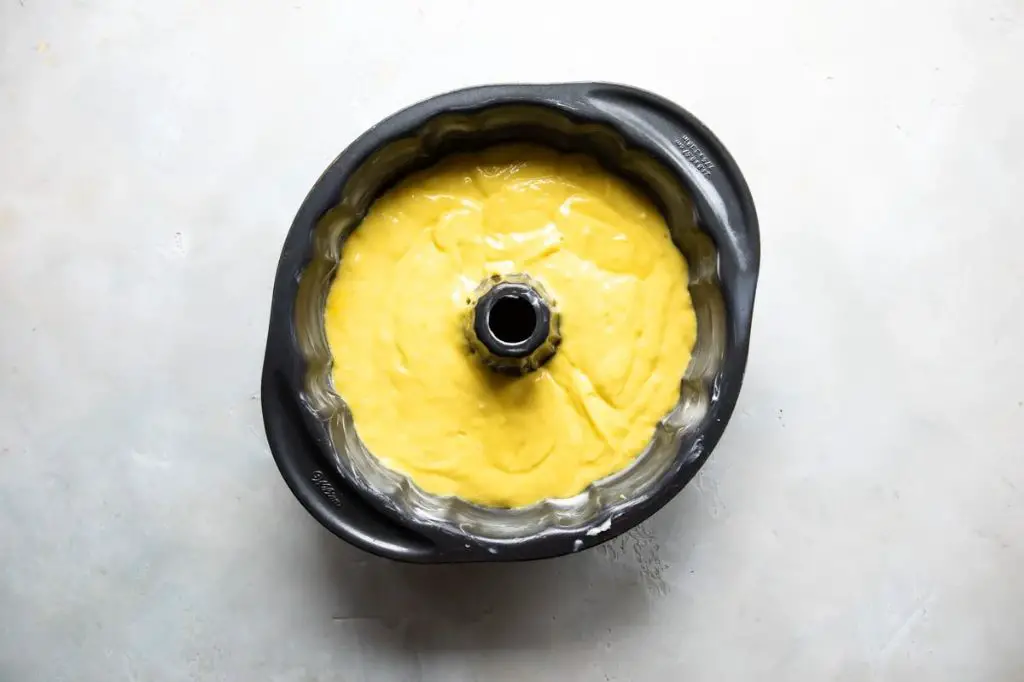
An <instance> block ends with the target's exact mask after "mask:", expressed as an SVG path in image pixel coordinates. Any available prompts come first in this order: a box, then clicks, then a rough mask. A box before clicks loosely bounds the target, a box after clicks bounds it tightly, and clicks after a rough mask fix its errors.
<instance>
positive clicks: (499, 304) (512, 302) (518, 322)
mask: <svg viewBox="0 0 1024 682" xmlns="http://www.w3.org/2000/svg"><path fill="white" fill-rule="evenodd" d="M487 327H488V329H490V330H491V334H493V335H494V338H496V339H498V340H499V341H501V342H502V343H507V344H510V345H516V344H520V343H524V342H525V341H527V340H528V339H529V338H530V337H531V336H533V330H534V329H536V328H537V311H536V309H535V308H534V307H533V304H532V303H531V302H530V301H529V300H528V299H526V298H525V297H523V296H515V295H512V296H503V297H501V298H499V299H498V300H497V301H495V302H494V305H493V306H492V307H491V311H490V313H488V315H487Z"/></svg>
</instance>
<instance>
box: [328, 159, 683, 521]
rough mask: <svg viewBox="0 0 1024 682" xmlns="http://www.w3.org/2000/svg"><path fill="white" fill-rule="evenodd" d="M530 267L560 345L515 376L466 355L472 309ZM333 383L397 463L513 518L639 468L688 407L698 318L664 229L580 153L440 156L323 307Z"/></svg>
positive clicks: (381, 204)
mask: <svg viewBox="0 0 1024 682" xmlns="http://www.w3.org/2000/svg"><path fill="white" fill-rule="evenodd" d="M510 273H526V274H528V275H530V276H531V277H533V278H534V279H535V280H538V281H540V282H541V283H542V284H543V285H544V287H545V288H546V289H547V291H548V293H549V294H550V295H551V298H552V299H553V301H554V304H555V306H556V307H557V310H558V312H559V314H560V316H561V336H562V340H561V345H560V346H559V347H558V350H557V352H556V353H555V354H554V357H553V358H552V359H551V360H550V361H549V362H548V363H547V364H545V365H543V366H542V367H540V368H539V369H538V370H536V371H534V372H531V373H529V374H526V375H525V376H522V377H509V376H504V375H501V374H498V373H496V372H494V371H493V370H491V369H489V368H487V367H486V366H485V365H484V364H483V363H482V362H481V360H480V358H479V357H478V356H476V355H473V354H472V353H471V352H470V350H469V344H468V343H467V340H466V337H465V334H464V331H463V321H464V319H465V316H466V315H467V313H468V304H467V301H468V300H469V299H470V296H471V295H472V293H473V292H474V290H476V288H477V287H478V286H479V285H480V283H481V281H482V280H484V279H485V278H487V277H489V276H490V275H493V274H502V275H504V274H510ZM325 324H326V329H327V340H328V343H329V344H330V348H331V354H332V356H333V359H334V366H333V380H334V386H335V389H336V390H337V391H338V392H339V393H340V395H341V396H342V397H343V398H344V399H345V401H346V402H347V403H348V405H349V406H350V407H351V409H352V413H353V417H354V419H355V425H356V431H357V432H358V434H359V436H360V437H361V438H362V440H363V442H364V443H365V444H366V446H367V447H368V448H369V450H370V452H372V453H373V454H374V455H375V456H376V457H378V458H379V459H380V460H381V461H382V462H383V463H384V464H385V465H386V466H388V467H390V468H392V469H394V470H397V471H400V472H403V473H405V474H407V475H408V476H410V477H411V478H412V480H413V481H415V482H416V483H417V484H418V485H419V486H420V487H421V488H422V489H424V490H426V491H427V492H430V493H435V494H438V495H455V496H458V497H461V498H463V499H466V500H469V501H472V502H476V503H479V504H483V505H490V506H499V507H515V506H521V505H528V504H531V503H533V502H536V501H538V500H541V499H543V498H547V497H568V496H572V495H575V494H577V493H579V492H581V491H582V490H583V489H584V488H585V487H586V486H587V485H589V484H590V483H592V482H593V481H595V480H597V479H599V478H602V477H604V476H607V475H608V474H611V473H613V472H615V471H618V470H620V469H622V468H624V467H625V466H627V465H628V464H629V463H630V462H631V461H632V460H633V459H634V458H635V457H636V456H637V455H638V454H639V453H640V452H641V451H642V450H643V449H644V447H645V446H646V444H647V442H648V441H649V440H650V438H651V436H652V434H653V432H654V427H655V425H656V423H657V422H658V421H659V420H660V419H661V418H662V417H664V416H665V414H667V413H668V412H669V411H670V410H671V409H672V407H673V406H674V405H675V403H676V402H677V401H678V400H679V387H680V381H681V379H682V376H683V372H684V371H685V370H686V366H687V363H688V362H689V360H690V352H691V351H692V350H693V344H694V341H695V339H696V333H697V321H696V317H695V316H694V312H693V306H692V303H691V301H690V295H689V292H688V290H687V266H686V262H685V260H684V259H683V257H682V256H681V255H680V253H679V251H678V250H677V249H676V247H675V246H674V245H673V243H672V241H671V239H670V237H669V233H668V228H667V227H666V225H665V222H664V219H663V218H662V217H661V215H660V214H659V213H658V211H657V210H656V209H655V208H654V206H653V205H652V204H651V203H649V202H648V201H647V199H646V198H644V197H643V196H642V195H640V194H639V193H638V192H636V191H635V190H634V189H632V188H631V187H630V186H629V185H628V184H627V183H625V182H624V181H622V180H620V179H618V178H617V177H615V176H614V175H611V174H610V173H608V172H607V171H605V170H604V169H603V168H602V167H601V166H599V165H598V164H597V163H596V162H594V161H592V160H591V159H589V158H588V157H584V156H580V155H561V154H558V153H556V152H554V151H551V150H548V149H544V148H539V147H532V146H504V147H496V148H492V149H488V150H485V151H484V152H482V153H479V154H474V155H458V156H453V157H450V158H448V159H445V160H444V161H442V162H441V163H440V164H438V165H436V166H434V167H433V168H430V169H428V170H426V171H422V172H420V173H417V174H415V175H413V176H411V177H409V178H408V179H406V180H405V181H403V182H402V183H400V184H399V185H398V186H396V187H395V188H394V189H392V190H391V191H389V192H387V193H386V194H384V195H383V196H382V197H381V198H380V199H379V200H377V201H376V202H375V203H374V205H373V206H372V208H371V209H370V211H369V213H368V215H367V216H366V218H365V219H364V220H363V222H362V224H361V225H360V226H359V227H358V228H357V229H356V230H355V231H354V232H353V233H352V235H351V236H350V237H349V238H348V240H347V242H346V243H345V245H344V248H343V251H342V259H341V263H340V265H339V268H338V272H337V275H336V277H335V280H334V283H333V284H332V286H331V290H330V293H329V295H328V298H327V306H326V311H325Z"/></svg>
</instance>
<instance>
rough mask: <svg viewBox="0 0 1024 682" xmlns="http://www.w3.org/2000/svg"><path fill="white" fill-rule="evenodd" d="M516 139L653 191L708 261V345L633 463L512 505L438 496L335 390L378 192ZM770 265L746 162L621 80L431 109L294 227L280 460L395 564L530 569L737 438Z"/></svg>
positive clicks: (312, 498) (346, 528)
mask: <svg viewBox="0 0 1024 682" xmlns="http://www.w3.org/2000/svg"><path fill="white" fill-rule="evenodd" d="M512 141H522V142H533V143H539V144H543V145H547V146H550V147H554V148H556V149H559V150H562V151H573V152H583V153H586V154H590V155H591V156H593V157H595V158H596V159H597V160H598V161H599V162H600V163H601V164H603V165H604V166H605V167H606V168H608V169H609V170H611V171H612V172H615V173H617V174H619V175H621V176H623V177H624V178H626V179H628V180H630V181H632V182H633V183H634V184H635V185H636V186H637V187H639V188H640V189H641V190H643V191H644V192H646V193H647V194H648V195H649V196H650V197H651V198H652V200H653V201H654V202H655V203H656V204H657V206H658V207H659V209H660V210H661V211H662V213H663V214H664V216H665V219H666V221H667V223H668V225H669V229H670V230H671V232H672V235H673V239H674V241H675V244H676V245H677V246H678V248H679V249H680V250H681V251H682V252H683V254H684V255H685V256H686V258H687V260H688V261H689V264H690V284H689V286H690V293H691V297H692V299H693V305H694V309H695V310H696V313H697V342H696V347H695V348H694V352H693V358H692V360H691V361H690V365H689V367H688V369H687V371H686V376H685V377H684V379H683V382H682V388H681V398H680V401H679V403H678V405H677V406H676V408H675V409H674V410H673V411H672V412H671V413H670V414H669V415H668V416H666V417H665V419H664V420H662V422H661V423H660V424H659V426H658V428H657V430H656V432H655V434H654V436H653V438H652V440H651V443H650V445H649V446H648V447H647V449H646V450H645V451H644V452H643V453H642V454H641V455H640V456H639V457H637V459H636V461H635V462H634V463H633V464H632V465H630V466H629V467H627V468H626V469H625V470H623V471H621V472H618V473H616V474H613V475H611V476H609V477H607V478H604V479H601V480H600V481H597V482H595V483H593V484H592V485H590V486H589V487H588V488H587V489H586V490H584V491H583V492H582V493H580V494H579V495H576V496H574V497H572V498H566V499H548V500H543V501H541V502H538V503H536V504H533V505H531V506H528V507H521V508H515V509H498V508H489V507H482V506H478V505H474V504H471V503H469V502H466V501H464V500H460V499H457V498H450V497H439V496H435V495H431V494H428V493H426V492H424V491H423V490H421V489H420V488H418V487H417V486H416V485H415V484H414V483H413V482H412V481H410V480H409V479H408V478H406V477H405V476H403V475H401V474H398V473H396V472H394V471H391V470H389V469H386V468H385V467H383V466H382V465H381V464H380V463H379V462H378V461H377V460H376V459H375V458H374V457H373V456H372V455H371V454H370V453H368V452H367V450H366V448H365V446H364V445H363V444H362V442H361V441H360V440H359V438H358V436H357V435H356V432H355V429H354V427H353V423H352V416H351V413H350V412H349V410H348V408H347V406H346V405H345V403H344V401H343V400H342V398H341V397H340V396H338V395H337V393H336V392H335V391H334V389H333V387H332V384H331V380H330V367H331V360H330V353H329V350H328V347H327V342H326V337H325V334H324V327H323V310H324V301H325V297H326V293H327V290H328V288H329V286H330V283H331V279H332V277H333V273H334V271H335V268H336V266H337V263H338V261H339V258H340V257H341V252H342V246H343V244H344V240H345V238H346V236H347V235H348V234H349V233H350V232H351V231H352V230H353V229H356V228H357V226H358V224H359V222H360V220H361V218H362V216H363V215H365V213H366V211H367V209H368V208H369V207H370V205H371V203H372V202H373V200H374V199H375V198H376V197H377V196H379V195H380V194H381V193H382V192H383V191H385V190H386V189H388V188H389V187H391V186H392V185H394V183H395V182H396V181H397V180H398V179H400V178H401V177H403V176H405V175H407V174H408V173H410V172H412V171H415V170H419V169H422V168H425V167H427V166H429V165H431V164H433V163H434V162H436V161H438V160H439V159H440V158H441V157H443V156H445V155H447V154H451V153H453V152H459V151H468V150H474V149H480V148H482V147H486V146H489V145H493V144H497V143H502V142H512ZM759 258H760V243H759V235H758V225H757V216H756V215H755V212H754V204H753V201H752V200H751V196H750V191H749V190H748V189H747V184H746V182H745V181H744V179H743V176H742V175H741V174H740V171H739V168H737V167H736V163H735V162H734V161H733V159H732V157H731V156H730V155H729V153H728V152H727V151H726V149H725V147H724V146H722V143H721V142H719V141H718V139H717V138H716V137H715V136H714V135H712V134H711V132H710V131H709V130H708V129H707V128H705V127H704V125H703V124H702V123H700V121H698V120H697V119H696V118H694V117H693V116H692V115H691V114H690V113H688V112H687V111H685V110H684V109H682V108H680V107H679V106H677V105H675V104H673V103H672V102H669V101H667V100H665V99H663V98H661V97H658V96H657V95H653V94H651V93H648V92H644V91H642V90H637V89H635V88H631V87H625V86H621V85H610V84H604V83H570V84H564V85H492V86H485V87H475V88H469V89H466V90H459V91H457V92H452V93H448V94H445V95H440V96H438V97H434V98H432V99H429V100H427V101H425V102H420V103H419V104H415V105H413V106H411V107H409V108H408V109H405V110H403V111H400V112H399V113H397V114H395V115H394V116H391V117H390V118H387V119H385V120H384V121H381V122H380V123H378V124H377V125H375V126H373V127H372V128H370V129H369V130H368V131H367V132H366V133H364V134H363V135H362V136H361V137H359V139H357V140H356V141H355V142H353V143H352V144H351V145H350V146H349V147H348V149H346V150H345V151H344V152H342V153H341V155H340V156H338V158H337V159H335V160H334V162H333V163H332V164H331V165H330V167H329V168H328V169H327V170H326V171H325V172H324V174H323V175H322V176H320V179H319V180H317V182H316V184H314V185H313V189H312V190H310V192H309V195H308V196H307V197H306V199H305V201H304V202H303V203H302V206H301V207H300V208H299V212H298V214H297V215H296V217H295V221H294V222H293V223H292V226H291V229H290V230H289V231H288V236H287V238H286V239H285V243H284V248H283V249H282V251H281V260H280V262H279V264H278V268H277V277H276V280H275V282H274V294H273V301H272V305H271V314H270V331H269V333H268V336H267V351H266V357H265V360H264V365H263V380H262V402H263V419H264V423H265V426H266V431H267V440H268V441H269V442H270V449H271V451H272V452H273V454H274V459H275V460H276V461H277V465H278V467H279V468H280V470H281V475H282V476H283V477H284V479H285V481H286V482H287V483H288V486H289V487H290V488H291V490H292V492H293V493H295V496H296V497H297V498H298V499H299V501H300V502H301V503H302V505H303V506H304V507H305V508H306V509H307V510H308V511H309V513H310V514H312V515H313V517H314V518H316V519H317V520H318V521H319V522H320V523H322V524H323V525H324V526H326V527H327V528H328V529H329V530H330V531H331V532H333V533H334V534H335V535H337V536H339V537H340V538H342V539H344V540H346V541H348V542H350V543H351V544H353V545H355V546H357V547H360V548H362V549H364V550H366V551H369V552H373V553H374V554H378V555H380V556H384V557H390V558H393V559H398V560H402V561H413V562H422V563H442V562H460V561H515V560H524V559H539V558H544V557H553V556H558V555H561V554H567V553H569V552H574V551H579V550H582V549H586V548H588V547H592V546H594V545H598V544H600V543H602V542H604V541H606V540H609V539H611V538H613V537H615V536H616V535H618V534H620V533H623V532H624V531H626V530H628V529H630V528H632V527H633V526H635V525H637V524H638V523H640V522H641V521H643V520H644V519H646V518H647V517H649V516H651V515H652V514H653V513H654V512H656V511H657V510H658V509H660V508H661V507H662V506H664V505H665V503H667V502H668V501H669V500H670V499H672V497H673V496H674V495H676V494H677V493H678V492H679V491H680V490H681V489H682V487H683V486H684V485H686V483H687V482H688V481H689V480H690V479H691V478H693V476H694V474H695V473H697V470H698V469H700V467H701V465H702V464H704V462H705V460H706V459H707V458H708V455H709V454H710V453H711V450H712V449H713V448H714V447H715V444H716V443H717V442H718V439H719V438H720V437H721V435H722V431H723V430H724V429H725V426H726V424H727V423H728V421H729V416H730V415H731V414H732V411H733V408H734V406H735V405H736V399H737V396H738V395H739V391H740V384H741V382H742V380H743V371H744V367H745V365H746V359H747V348H748V345H749V340H750V325H751V316H752V312H753V305H754V291H755V287H756V284H757V273H758V262H759ZM395 428H396V429H400V428H402V425H401V424H400V423H397V424H395Z"/></svg>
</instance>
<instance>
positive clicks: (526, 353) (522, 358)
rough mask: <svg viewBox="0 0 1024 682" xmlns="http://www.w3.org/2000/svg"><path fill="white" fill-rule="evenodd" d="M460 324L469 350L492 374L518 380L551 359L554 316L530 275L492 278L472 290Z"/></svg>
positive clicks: (555, 340)
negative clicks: (466, 309) (467, 309)
mask: <svg viewBox="0 0 1024 682" xmlns="http://www.w3.org/2000/svg"><path fill="white" fill-rule="evenodd" d="M469 304H470V305H469V311H468V313H467V315H466V319H465V325H464V327H465V333H466V339H467V340H468V341H469V346H470V348H471V349H472V350H473V352H475V353H476V354H477V355H479V356H480V359H481V360H483V362H484V364H486V365H487V366H488V367H489V368H491V369H492V370H494V371H495V372H500V373H502V374H509V375H513V376H522V375H524V374H528V373H529V372H532V371H534V370H535V369H537V368H538V367H540V366H541V365H543V364H544V363H545V362H547V361H548V360H550V359H551V357H552V356H553V355H554V354H555V351H556V350H557V348H558V343H559V341H560V340H561V337H560V336H559V331H558V312H557V310H556V309H555V306H554V305H553V302H552V300H551V298H550V297H549V296H548V294H547V292H546V291H545V290H544V287H543V286H542V285H541V284H540V282H538V281H536V280H534V279H533V278H532V277H530V276H529V275H524V274H515V275H494V276H492V277H489V278H487V279H485V280H484V281H483V282H481V283H480V286H479V287H477V289H476V291H475V292H474V293H473V296H472V297H471V298H470V301H469Z"/></svg>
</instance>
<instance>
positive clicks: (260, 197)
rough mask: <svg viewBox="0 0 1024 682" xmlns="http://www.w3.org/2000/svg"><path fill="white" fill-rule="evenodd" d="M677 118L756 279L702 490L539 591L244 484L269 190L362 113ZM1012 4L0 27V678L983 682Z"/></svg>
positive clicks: (1000, 567) (792, 2) (999, 400)
mask: <svg viewBox="0 0 1024 682" xmlns="http://www.w3.org/2000/svg"><path fill="white" fill-rule="evenodd" d="M566 79H577V80H583V79H604V80H613V81H622V82H626V83H632V84H635V85H639V86H642V87H647V88H650V89H653V90H655V91H657V92H660V93H662V94H664V95H666V96H668V97H670V98H672V99H674V100H676V101H678V102H679V103H681V104H682V105H684V106H686V107H688V108H690V109H691V110H692V111H694V112H695V113H696V114H697V115H698V116H700V117H702V118H703V119H704V120H705V121H706V122H707V123H708V124H710V125H711V126H712V128H713V129H714V130H715V131H716V132H717V133H718V134H719V135H720V137H721V138H722V139H723V140H724V141H725V143H726V144H727V145H728V146H729V148H730V149H731V150H732V151H733V153H734V154H735V156H736V158H737V160H738V161H739V163H740V165H741V166H742V168H743V170H744V171H745V173H746V175H747V178H748V180H749V181H750V184H751V187H752V188H753V192H754V195H755V199H756V201H757V205H758V209H759V213H760V217H761V225H762V233H763V235H762V237H763V252H764V255H763V269H762V278H761V287H760V290H759V294H758V301H757V312H756V319H755V325H754V334H753V346H752V348H751V355H750V365H749V368H748V372H747V379H746V383H745V386H744V389H743V394H742V396H741V399H740V403H739V406H738V408H737V411H736V415H735V417H734V418H733V421H732V424H731V425H730V427H729V429H728V431H727V432H726V435H725V437H724V439H723V440H722V442H721V444H720V445H719V447H718V449H717V450H716V452H715V453H714V456H713V457H712V460H711V462H710V463H709V464H708V466H707V467H705V469H704V471H703V473H702V474H701V475H700V476H699V477H698V478H697V479H696V480H695V482H694V483H693V484H691V485H690V486H689V487H688V488H687V489H686V490H685V491H684V492H683V493H682V494H681V495H680V496H679V498H678V499H677V500H676V501H674V502H673V503H672V504H670V505H669V506H668V507H667V508H666V509H665V510H664V511H662V512H661V513H659V514H658V515H657V516H656V517H655V518H654V519H652V520H651V521H650V522H649V523H647V524H646V525H645V526H643V527H641V528H640V529H638V530H636V531H635V532H633V533H631V534H629V536H627V537H624V538H621V539H619V540H616V541H615V542H613V543H611V544H610V545H608V546H606V547H604V548H602V549H598V550H594V551H590V552H587V553H584V554H581V555H578V556H572V557H569V558H564V559H560V560H554V561H548V562H541V563H534V564H528V565H519V566H507V565H506V566H475V567H439V568H429V567H427V568H424V567H410V566H402V565H395V564H391V563H387V562H384V561H381V560H377V559H375V558H373V557H369V556H366V555H363V554H361V553H359V552H357V551H355V550H352V549H350V548H348V547H346V546H345V545H343V544H342V543H341V542H340V541H337V540H335V539H334V538H333V537H332V536H330V535H329V534H328V533H326V532H325V531H323V530H322V529H321V528H320V527H319V526H318V525H317V524H316V523H315V522H314V521H313V520H312V519H310V518H309V517H308V516H307V515H306V514H305V512H304V511H303V510H302V509H301V508H300V507H299V505H298V504H297V503H296V502H295V500H294V499H293V498H292V496H291V494H290V493H289V492H288V490H287V489H286V488H285V486H284V484H283V483H282V482H281V480H280V478H279V476H278V474H277V471H276V469H275V467H274V464H273V462H272V460H271V458H270V454H269V452H268V449H267V446H266V443H265V440H264V436H263V432H262V424H261V418H260V404H259V395H258V378H259V372H260V364H261V355H262V351H263V342H264V338H265V336H264V335H265V324H266V322H267V315H268V307H269V299H270V290H271V282H272V277H273V272H274V266H275V262H276V259H277V256H278V251H279V248H280V245H281V241H282V238H283V237H284V234H285V231H286V229H287V227H288V225H289V223H290V221H291V219H292V216H293V214H294V212H295V210H296V208H297V207H298V205H299V203H300V201H301V200H302V198H303V196H304V194H305V192H306V191H307V189H308V188H309V186H310V185H311V184H312V182H313V181H314V180H315V179H316V177H317V176H318V174H319V173H320V171H321V170H322V169H323V168H324V167H325V166H326V164H327V163H328V162H329V161H330V160H331V159H332V158H333V157H334V156H335V155H336V154H337V153H338V152H339V151H340V150H341V149H342V148H343V147H344V146H345V145H346V144H347V143H348V142H349V141H350V140H352V139H353V138H354V137H355V136H356V135H357V134H359V133H360V132H361V131H363V130H364V129H365V128H367V127H368V126H370V125H372V124H373V123H374V122H376V121H377V120H379V119H380V118H381V117H383V116H385V115H387V114H389V113H391V112H392V111H393V110H395V109H397V108H399V107H401V106H403V105H406V104H408V103H411V102H413V101H415V100H418V99H420V98H423V97H426V96H429V95H432V94H435V93H438V92H440V91H444V90H447V89H452V88H456V87H460V86H464V85H469V84H478V83H486V82H500V81H559V80H566ZM1022 123H1024V4H1021V2H1020V0H901V1H900V2H890V1H888V0H865V1H864V2H857V3H852V2H828V1H822V0H774V1H773V2H763V1H762V0H720V1H719V2H692V1H689V0H688V1H685V2H665V3H663V4H658V3H650V2H642V1H639V0H634V1H632V2H617V3H599V2H593V1H591V2H554V1H553V0H546V1H535V0H518V1H517V2H515V3H496V2H469V1H468V0H460V1H457V2H456V1H451V2H448V1H444V0H437V1H432V2H423V3H422V4H418V5H417V4H413V3H398V2H380V1H377V2H348V1H346V2H340V1H334V0H282V1H279V2H270V1H265V0H219V1H218V2H204V1H201V0H165V1H163V2H148V3H137V2H131V1H129V0H76V1H59V0H50V1H44V0H0V315H2V324H3V327H2V334H0V377H2V378H0V681H2V682H57V681H61V680H66V681H68V682H111V681H114V680H125V681H139V682H141V681H154V682H163V681H168V682H170V681H180V680H202V681H204V682H205V681H211V682H212V681H216V680H225V681H236V680H253V681H257V680H259V681H263V680H267V681H271V682H313V681H319V682H328V681H333V680H338V681H342V680H343V681H344V682H358V681H361V680H372V681H373V682H387V681H392V680H393V681H406V680H445V681H452V682H460V681H468V680H487V681H488V682H490V681H500V680H510V681H515V682H521V681H523V680H558V681H560V682H562V681H568V680H677V679H678V680H683V679H685V680H690V681H693V682H701V681H704V680H707V681H714V682H724V681H730V680H739V681H743V682H748V681H750V680H765V679H768V680H787V681H789V680H808V681H814V682H820V681H821V680H842V681H847V682H849V681H854V680H893V681H897V680H898V681H908V682H909V681H917V680H930V681H944V680H950V681H956V682H962V681H964V680H970V681H979V682H980V681H986V682H987V681H997V682H1019V681H1020V680H1024V647H1022V644H1021V643H1022V641H1024V580H1022V579H1021V575H1022V574H1021V571H1022V567H1024V362H1022V359H1021V350H1022V342H1024V333H1022V332H1024V316H1022V313H1024V300H1022V293H1021V292H1022V288H1024V287H1022V281H1024V218H1022V215H1024V214H1022V210H1021V208H1020V202H1021V201H1022V190H1024V126H1022Z"/></svg>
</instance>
